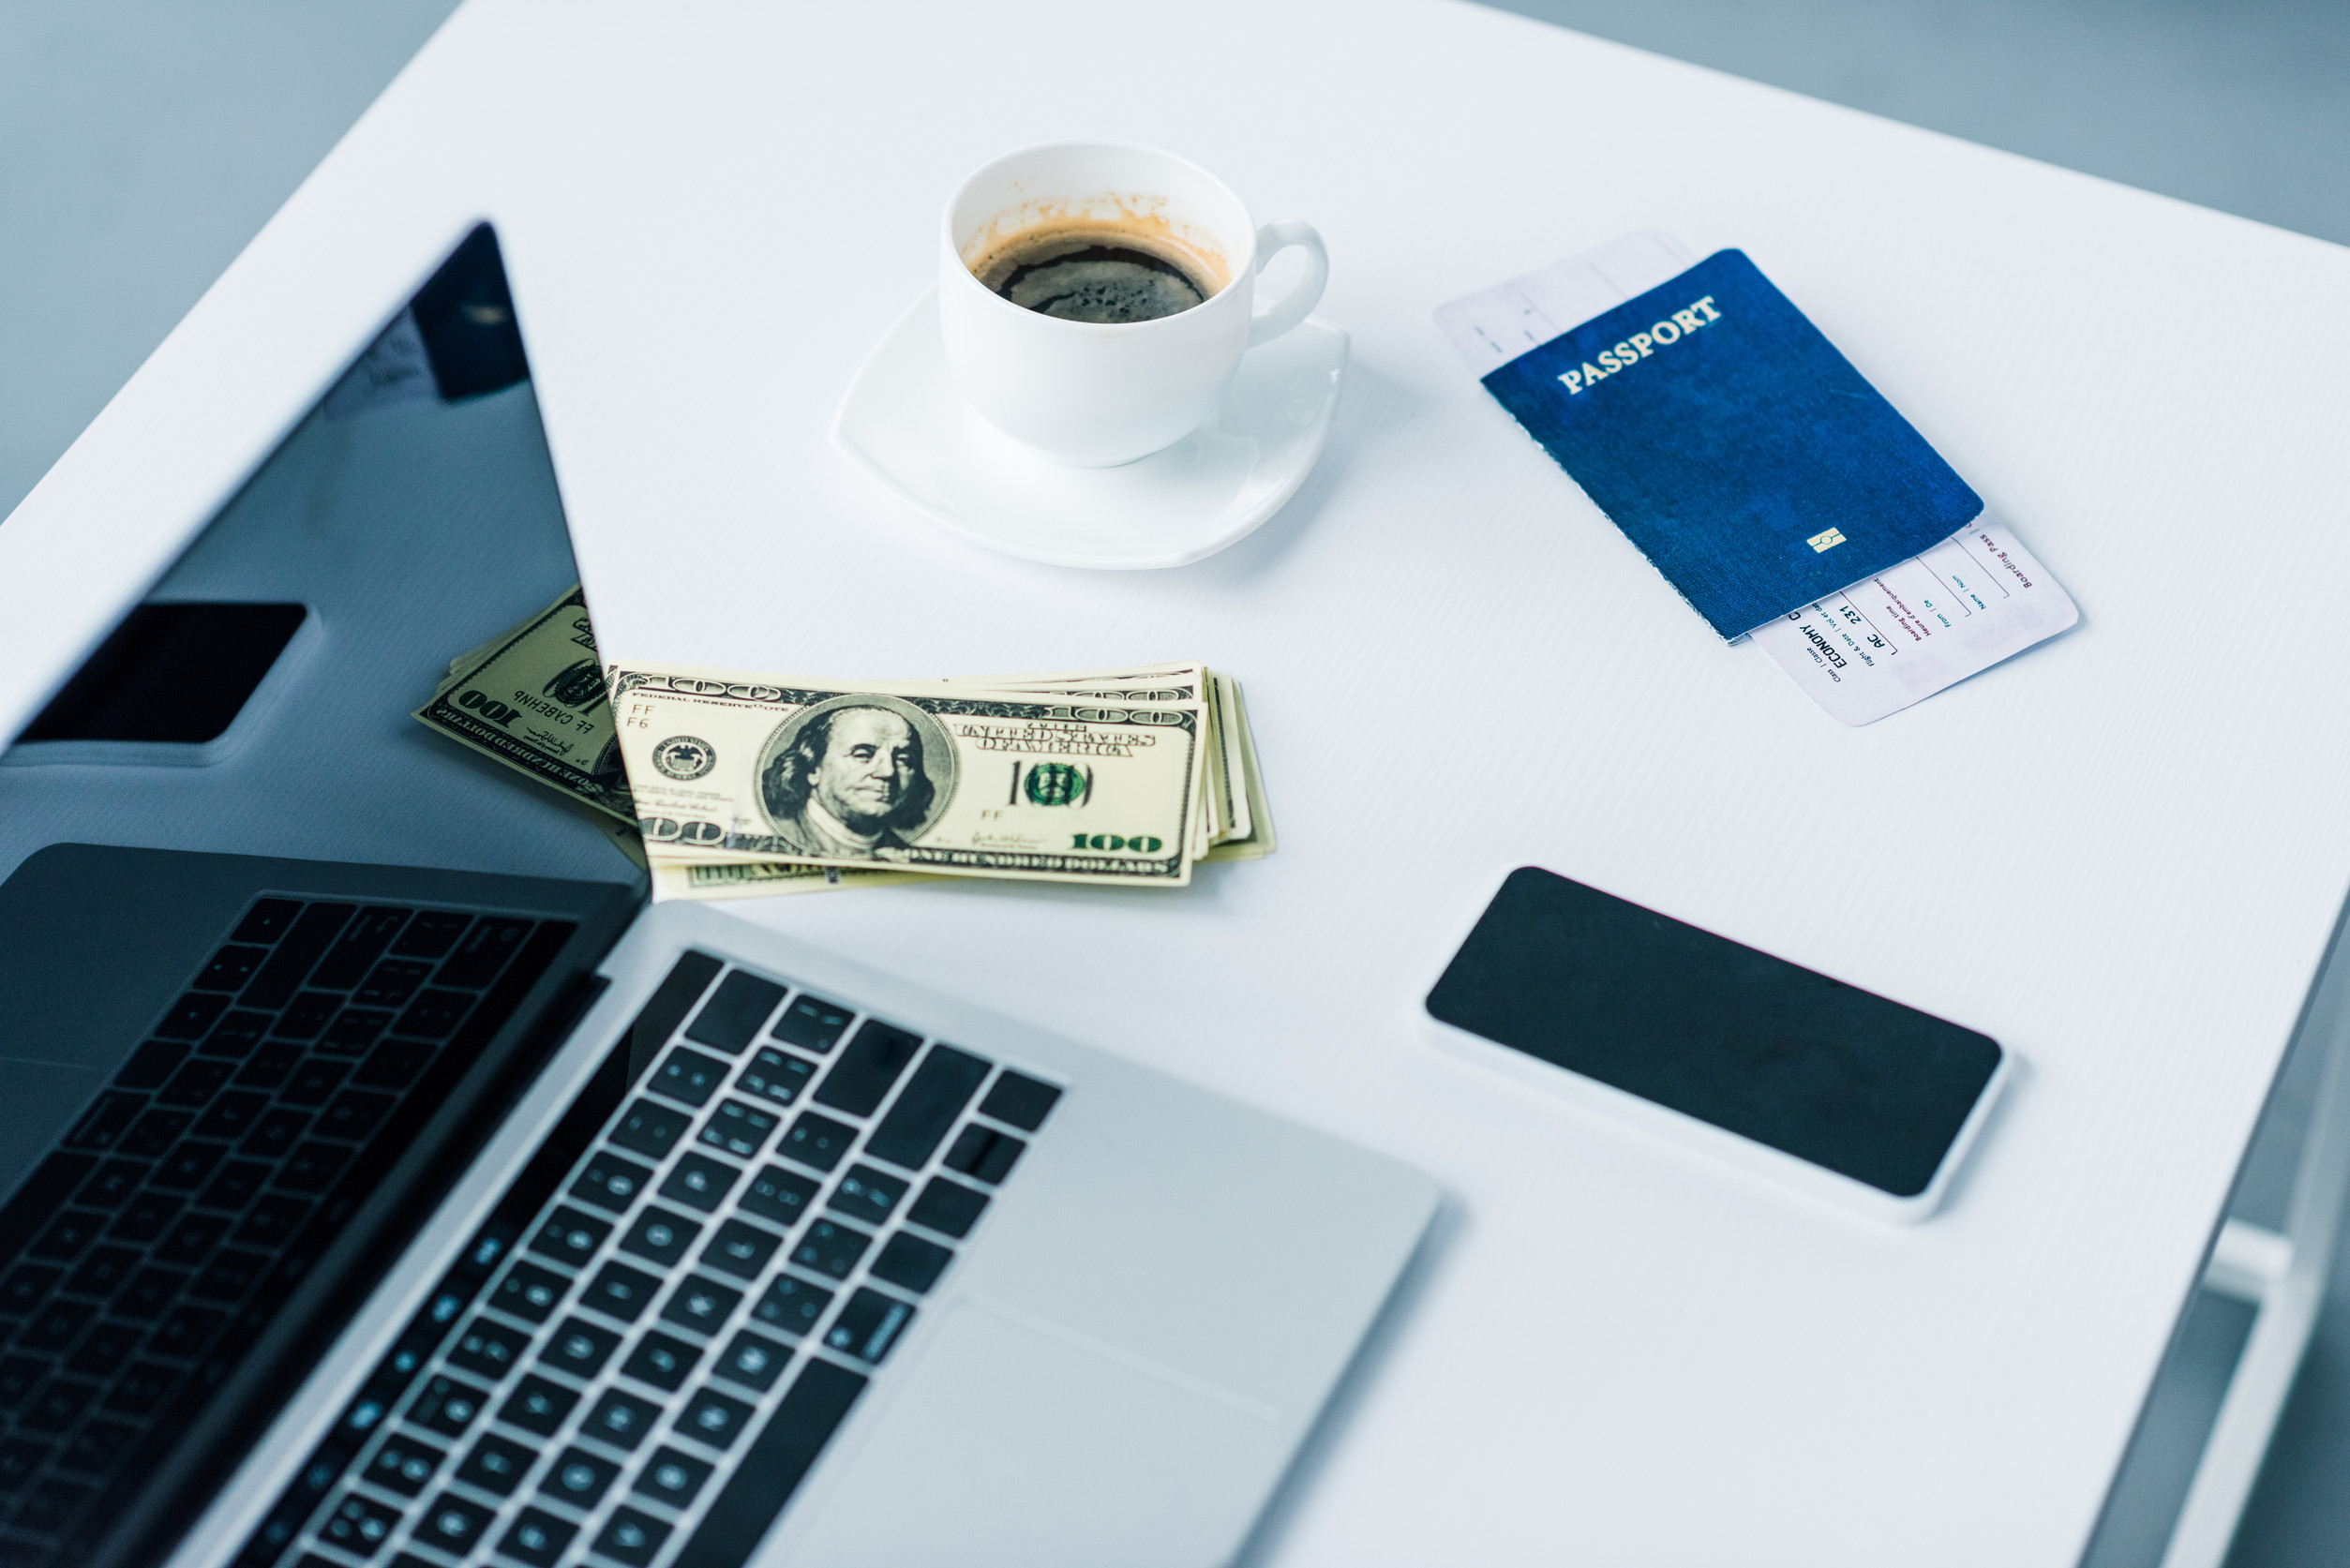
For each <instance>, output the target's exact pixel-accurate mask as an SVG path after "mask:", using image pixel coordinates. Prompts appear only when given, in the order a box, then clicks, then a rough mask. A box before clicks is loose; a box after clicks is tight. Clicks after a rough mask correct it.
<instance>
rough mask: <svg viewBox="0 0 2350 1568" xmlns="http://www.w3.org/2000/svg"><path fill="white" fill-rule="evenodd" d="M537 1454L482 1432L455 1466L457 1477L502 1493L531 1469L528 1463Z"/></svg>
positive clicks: (514, 1443) (512, 1486) (484, 1489)
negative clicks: (469, 1450) (469, 1452)
mask: <svg viewBox="0 0 2350 1568" xmlns="http://www.w3.org/2000/svg"><path fill="white" fill-rule="evenodd" d="M537 1457H538V1451H537V1450H536V1449H531V1448H525V1447H523V1446H522V1445H521V1444H520V1443H518V1442H514V1441H510V1440H508V1439H505V1438H501V1437H500V1436H499V1435H498V1434H497V1433H495V1432H485V1433H483V1434H482V1437H481V1441H478V1442H476V1443H474V1444H473V1452H471V1454H468V1455H467V1456H465V1463H463V1464H461V1465H459V1466H458V1467H457V1479H458V1480H459V1481H465V1482H470V1483H471V1484H472V1485H474V1486H479V1487H480V1488H481V1489H482V1490H483V1491H485V1492H494V1493H496V1494H497V1495H498V1496H500V1497H504V1496H505V1495H506V1494H507V1493H509V1492H511V1491H513V1490H514V1489H515V1487H516V1486H517V1485H519V1484H520V1482H521V1480H522V1478H523V1477H524V1476H525V1475H528V1474H529V1473H530V1472H531V1461H532V1460H534V1459H536V1458H537Z"/></svg>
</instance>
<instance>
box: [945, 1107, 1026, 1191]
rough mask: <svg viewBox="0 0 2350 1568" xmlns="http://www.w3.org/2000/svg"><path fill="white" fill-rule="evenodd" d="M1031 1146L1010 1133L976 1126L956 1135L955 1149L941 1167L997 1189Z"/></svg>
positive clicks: (949, 1151) (948, 1154)
mask: <svg viewBox="0 0 2350 1568" xmlns="http://www.w3.org/2000/svg"><path fill="white" fill-rule="evenodd" d="M1027 1146H1028V1145H1027V1144H1026V1143H1025V1142H1023V1141H1022V1140H1020V1139H1017V1138H1014V1137H1013V1136H1012V1135H1011V1134H1010V1133H1009V1132H997V1131H996V1130H995V1128H993V1127H981V1126H980V1125H979V1124H978V1123H977V1122H974V1123H972V1124H971V1125H970V1126H969V1127H965V1128H964V1129H963V1130H962V1131H961V1132H959V1133H957V1134H956V1135H955V1141H954V1143H953V1146H952V1147H950V1148H949V1149H948V1150H947V1155H946V1157H945V1158H944V1159H941V1160H940V1161H939V1162H938V1163H939V1164H941V1165H943V1166H945V1167H946V1168H947V1169H948V1170H950V1171H954V1172H960V1173H961V1174H963V1175H965V1176H970V1177H972V1178H974V1179H975V1180H978V1181H983V1182H985V1183H987V1184H988V1185H989V1186H990V1187H993V1186H995V1184H996V1183H998V1182H1000V1181H1002V1180H1003V1179H1004V1178H1005V1177H1006V1176H1009V1175H1010V1174H1011V1168H1012V1164H1013V1162H1014V1161H1015V1160H1017V1159H1019V1157H1020V1156H1021V1154H1022V1153H1023V1152H1024V1151H1025V1149H1026V1148H1027Z"/></svg>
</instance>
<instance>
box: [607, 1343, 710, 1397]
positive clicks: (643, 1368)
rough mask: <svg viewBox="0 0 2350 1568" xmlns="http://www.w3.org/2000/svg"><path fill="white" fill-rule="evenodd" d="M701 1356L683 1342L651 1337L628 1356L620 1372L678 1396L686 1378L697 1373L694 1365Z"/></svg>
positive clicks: (638, 1344) (699, 1352)
mask: <svg viewBox="0 0 2350 1568" xmlns="http://www.w3.org/2000/svg"><path fill="white" fill-rule="evenodd" d="M701 1358H702V1352H701V1351H697V1350H696V1349H695V1348H694V1347H693V1346H691V1345H689V1344H687V1343H686V1342H685V1341H684V1340H682V1339H672V1338H670V1337H668V1336H667V1335H666V1334H661V1333H652V1334H648V1335H646V1336H645V1337H644V1338H643V1339H641V1340H639V1341H638V1342H637V1345H636V1349H635V1350H633V1351H629V1352H628V1359H627V1360H626V1361H625V1362H622V1363H621V1371H623V1372H625V1373H627V1374H628V1375H629V1376H630V1377H632V1378H635V1379H636V1380H637V1381H640V1382H649V1383H651V1384H652V1386H653V1387H655V1388H666V1389H667V1390H669V1391H670V1392H672V1393H675V1392H676V1390H677V1387H678V1385H679V1384H681V1383H682V1382H683V1381H685V1375H686V1374H687V1373H688V1372H691V1371H692V1370H693V1369H694V1363H696V1361H699V1360H700V1359H701Z"/></svg>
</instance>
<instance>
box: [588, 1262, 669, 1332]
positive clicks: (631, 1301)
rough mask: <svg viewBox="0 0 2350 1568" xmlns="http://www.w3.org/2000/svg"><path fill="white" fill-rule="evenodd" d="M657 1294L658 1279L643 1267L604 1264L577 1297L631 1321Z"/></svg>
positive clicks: (648, 1305) (658, 1289)
mask: <svg viewBox="0 0 2350 1568" xmlns="http://www.w3.org/2000/svg"><path fill="white" fill-rule="evenodd" d="M660 1293H661V1281H660V1280H658V1279H655V1278H654V1277H652V1276H651V1275H650V1274H647V1273H645V1272H644V1270H642V1269H633V1268H630V1267H629V1266H628V1265H627V1264H626V1263H606V1264H605V1265H604V1267H603V1268H601V1269H599V1270H597V1271H596V1277H595V1279H594V1280H593V1281H592V1282H591V1284H590V1285H589V1286H588V1289H587V1292H586V1293H585V1294H584V1295H582V1296H581V1297H580V1298H579V1299H580V1301H581V1302H582V1303H583V1304H584V1305H586V1306H589V1307H594V1308H595V1309H596V1310H597V1311H599V1312H608V1313H610V1314H611V1315H612V1316H613V1317H615V1318H618V1319H620V1320H621V1322H626V1323H633V1322H636V1320H637V1319H638V1318H640V1317H642V1316H643V1315H644V1311H645V1308H646V1307H650V1306H651V1305H652V1298H653V1297H654V1296H656V1295H658V1294H660Z"/></svg>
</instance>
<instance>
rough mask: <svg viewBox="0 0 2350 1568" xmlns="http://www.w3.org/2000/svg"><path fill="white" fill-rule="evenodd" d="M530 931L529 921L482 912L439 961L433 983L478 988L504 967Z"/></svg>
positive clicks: (472, 989)
mask: <svg viewBox="0 0 2350 1568" xmlns="http://www.w3.org/2000/svg"><path fill="white" fill-rule="evenodd" d="M530 934H531V922H530V921H528V920H518V919H515V918H511V917H508V916H504V915H485V916H483V917H482V918H480V919H479V920H477V921H475V922H474V924H473V929H472V930H471V931H469V932H467V933H465V940H464V941H462V942H459V943H458V944H457V951H455V952H453V953H451V954H450V955H449V956H448V958H447V959H445V960H444V961H442V965H441V968H440V971H439V973H437V974H435V975H434V976H433V977H432V978H433V983H434V984H435V985H454V986H462V987H464V988H465V989H466V990H468V991H479V990H480V989H482V987H484V986H486V985H487V984H488V983H489V982H490V981H492V980H494V979H496V978H498V971H499V970H501V969H503V968H504V967H505V966H506V960H507V959H509V958H512V957H513V956H514V955H515V954H516V953H518V952H520V951H521V950H522V942H523V938H525V937H527V936H529V935H530Z"/></svg>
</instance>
